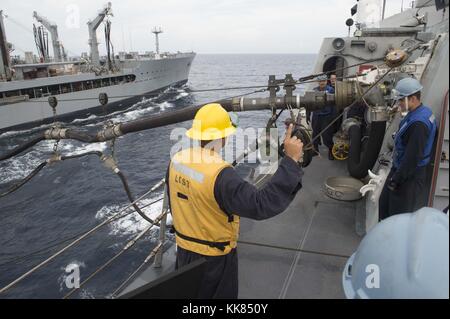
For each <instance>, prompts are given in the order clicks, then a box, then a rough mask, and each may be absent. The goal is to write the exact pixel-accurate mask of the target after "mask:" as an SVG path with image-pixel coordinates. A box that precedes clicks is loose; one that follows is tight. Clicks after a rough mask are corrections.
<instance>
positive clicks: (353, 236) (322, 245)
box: [121, 152, 364, 299]
mask: <svg viewBox="0 0 450 319" xmlns="http://www.w3.org/2000/svg"><path fill="white" fill-rule="evenodd" d="M347 175H348V173H347V169H346V162H340V161H329V160H328V159H327V154H326V152H323V153H322V154H321V157H315V158H314V160H313V162H312V163H311V165H310V166H309V167H307V168H306V169H305V175H304V178H303V188H302V189H301V191H300V192H299V193H298V194H297V196H296V198H295V199H294V201H293V202H292V203H291V205H290V206H289V207H288V209H287V210H286V211H285V212H283V213H282V214H280V215H278V216H276V217H274V218H271V219H269V220H266V221H253V220H249V219H245V218H242V219H241V232H240V243H239V246H238V255H239V298H240V299H285V298H287V299H300V298H307V299H316V298H317V299H319V298H326V299H328V298H345V295H344V292H343V289H342V284H341V282H342V279H341V278H342V271H343V269H344V266H345V263H346V262H347V259H348V257H349V256H351V255H352V254H353V252H354V251H355V250H356V248H357V247H358V245H359V242H360V240H361V237H360V236H359V235H358V234H357V230H361V229H363V223H364V220H363V219H362V218H360V214H358V213H357V212H358V211H359V212H361V211H364V209H362V207H361V205H364V202H363V201H362V200H359V201H356V202H342V201H337V200H333V199H331V198H329V197H327V196H326V195H325V194H324V192H323V190H322V189H323V183H324V181H325V180H326V178H327V177H330V176H347ZM358 233H360V231H358ZM174 260H175V250H174V249H173V247H172V248H171V249H169V250H168V251H167V252H166V253H165V254H164V258H163V265H162V268H153V267H152V266H150V267H148V268H147V269H146V270H144V271H143V272H142V273H141V274H140V275H139V276H138V277H137V278H136V279H135V280H134V281H133V282H132V283H131V284H130V285H129V286H128V287H126V289H125V290H124V291H123V292H122V294H126V293H130V292H132V291H133V290H136V289H137V288H139V287H142V286H143V285H146V284H149V283H151V282H153V281H155V280H156V279H158V278H160V276H163V275H165V274H167V273H170V272H171V271H173V270H174ZM122 294H121V295H122Z"/></svg>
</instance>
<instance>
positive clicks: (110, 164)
mask: <svg viewBox="0 0 450 319" xmlns="http://www.w3.org/2000/svg"><path fill="white" fill-rule="evenodd" d="M100 160H101V161H102V162H103V164H104V165H105V166H106V168H109V169H111V170H112V171H113V172H114V173H116V174H119V173H120V169H119V167H117V163H116V161H115V160H114V158H112V157H111V156H107V155H103V156H102V157H100Z"/></svg>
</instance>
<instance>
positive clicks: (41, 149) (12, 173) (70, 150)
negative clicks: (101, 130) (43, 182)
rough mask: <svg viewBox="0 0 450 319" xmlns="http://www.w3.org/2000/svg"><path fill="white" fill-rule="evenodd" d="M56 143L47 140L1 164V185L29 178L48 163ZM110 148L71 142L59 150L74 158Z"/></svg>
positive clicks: (101, 145) (65, 142) (63, 143)
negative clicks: (44, 163)
mask: <svg viewBox="0 0 450 319" xmlns="http://www.w3.org/2000/svg"><path fill="white" fill-rule="evenodd" d="M54 143H55V142H54V141H52V140H46V141H42V142H41V143H40V144H38V145H37V146H36V147H35V148H34V149H33V150H32V151H30V152H28V153H26V154H24V155H21V156H18V157H13V158H10V159H8V160H6V161H4V162H2V163H1V164H0V167H1V169H0V184H5V183H9V182H12V181H15V180H19V179H23V178H25V177H26V176H28V175H29V174H30V173H31V172H32V171H33V170H34V169H35V168H36V167H37V166H38V165H39V164H41V163H42V162H44V161H46V160H47V159H48V158H49V157H50V154H51V153H52V152H53V146H54ZM107 147H108V144H107V143H106V142H102V143H93V144H81V143H73V142H71V141H67V140H65V141H61V142H60V143H59V145H58V150H59V152H60V153H61V154H62V155H65V156H73V155H79V154H82V153H85V152H91V151H100V152H103V151H104V150H105V149H106V148H107Z"/></svg>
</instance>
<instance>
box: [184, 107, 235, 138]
mask: <svg viewBox="0 0 450 319" xmlns="http://www.w3.org/2000/svg"><path fill="white" fill-rule="evenodd" d="M235 131H236V127H235V126H234V125H233V123H232V121H231V118H230V116H229V115H228V113H227V111H226V110H225V109H224V108H223V107H222V105H220V104H218V103H211V104H206V105H204V106H202V107H201V108H200V109H199V110H198V111H197V114H195V118H194V122H193V123H192V128H191V129H190V130H188V131H187V132H186V135H187V136H188V137H190V138H191V139H193V140H201V141H212V140H217V139H221V138H224V137H227V136H229V135H231V134H233V133H234V132H235Z"/></svg>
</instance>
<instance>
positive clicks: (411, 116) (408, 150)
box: [379, 78, 436, 220]
mask: <svg viewBox="0 0 450 319" xmlns="http://www.w3.org/2000/svg"><path fill="white" fill-rule="evenodd" d="M422 88H423V87H422V85H421V84H420V82H419V81H417V80H416V79H413V78H405V79H402V80H400V81H399V82H398V83H397V86H396V88H395V90H396V94H397V97H396V99H397V100H398V102H399V105H400V107H401V108H402V109H404V110H405V109H406V110H408V114H407V115H406V116H405V118H404V119H403V120H402V121H401V122H400V125H399V130H398V131H397V133H396V134H395V139H394V142H395V149H394V158H393V160H394V162H393V165H392V169H391V171H390V173H389V175H388V177H387V179H386V182H385V185H384V188H383V191H382V193H381V196H380V201H379V219H380V220H383V219H385V218H388V217H390V216H392V215H396V214H402V213H410V212H414V211H416V210H417V209H419V208H421V207H423V206H426V205H427V197H428V196H427V195H428V193H427V187H426V167H427V165H428V164H429V163H430V159H431V155H432V154H431V152H432V148H433V143H434V138H435V135H436V120H435V118H434V115H433V112H432V111H431V109H430V108H429V107H428V106H425V105H423V104H422V102H421V101H420V96H421V94H420V91H421V90H422Z"/></svg>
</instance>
